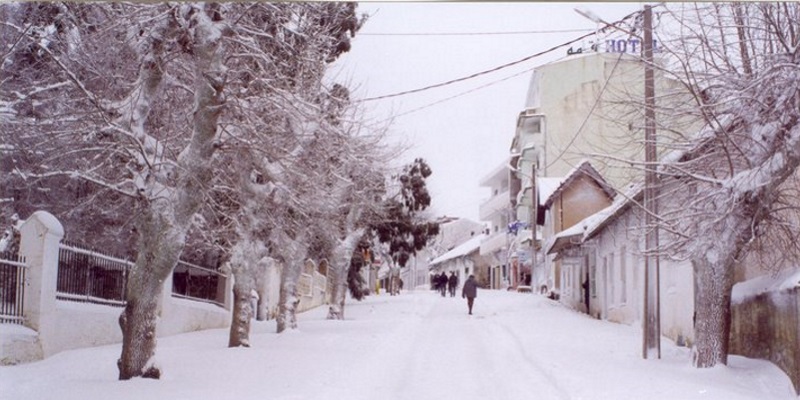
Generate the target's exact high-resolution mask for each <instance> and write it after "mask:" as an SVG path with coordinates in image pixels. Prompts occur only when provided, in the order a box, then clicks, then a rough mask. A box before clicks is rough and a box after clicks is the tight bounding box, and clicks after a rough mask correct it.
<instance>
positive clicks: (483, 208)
mask: <svg viewBox="0 0 800 400" xmlns="http://www.w3.org/2000/svg"><path fill="white" fill-rule="evenodd" d="M510 207H511V198H510V192H509V191H508V190H505V191H503V192H501V193H498V194H497V195H496V196H493V197H492V198H490V199H489V200H486V201H485V202H483V203H481V205H480V207H479V208H478V217H479V218H480V219H481V221H490V220H491V219H492V216H494V215H495V214H497V213H499V212H501V211H506V210H508V209H509V208H510Z"/></svg>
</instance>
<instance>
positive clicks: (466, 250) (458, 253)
mask: <svg viewBox="0 0 800 400" xmlns="http://www.w3.org/2000/svg"><path fill="white" fill-rule="evenodd" d="M486 237H487V236H486V234H483V233H481V234H478V235H475V236H473V237H471V238H470V239H469V240H467V241H466V242H464V243H461V244H460V245H458V246H456V247H454V248H453V250H450V251H448V252H447V253H444V254H442V255H441V256H439V257H436V258H434V259H433V260H432V261H431V262H430V264H428V266H429V267H433V266H434V265H436V264H440V263H443V262H445V261H447V260H452V259H454V258H458V257H463V256H465V255H468V254H470V253H472V252H474V251H476V250H478V249H479V248H480V247H481V242H482V241H483V239H485V238H486Z"/></svg>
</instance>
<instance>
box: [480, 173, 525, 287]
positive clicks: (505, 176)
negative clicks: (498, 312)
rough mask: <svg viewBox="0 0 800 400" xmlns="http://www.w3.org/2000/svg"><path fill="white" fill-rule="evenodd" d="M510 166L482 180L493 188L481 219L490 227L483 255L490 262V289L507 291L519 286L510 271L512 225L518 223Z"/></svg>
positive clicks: (481, 211) (482, 183) (481, 181)
mask: <svg viewBox="0 0 800 400" xmlns="http://www.w3.org/2000/svg"><path fill="white" fill-rule="evenodd" d="M509 180H510V176H509V168H508V163H507V162H503V163H502V164H500V165H498V166H497V167H495V168H494V170H492V172H490V173H489V174H488V175H486V176H485V177H484V178H483V179H481V180H480V185H481V186H484V187H487V188H489V190H490V193H491V195H490V197H489V199H487V200H486V201H484V202H483V203H481V205H480V209H479V211H478V216H479V217H480V219H481V221H485V222H486V223H487V224H488V225H489V228H488V229H487V231H486V238H485V239H484V240H483V241H482V242H481V245H480V255H481V256H483V257H484V258H486V259H487V260H489V264H490V269H489V281H488V284H489V287H490V288H492V289H499V288H506V287H509V286H512V285H515V283H516V281H515V279H516V277H518V273H517V272H515V271H512V270H511V268H510V259H511V257H509V254H508V253H509V235H508V230H509V224H510V223H511V222H513V221H514V219H513V215H512V213H513V211H512V208H511V197H510V193H511V191H510V188H509Z"/></svg>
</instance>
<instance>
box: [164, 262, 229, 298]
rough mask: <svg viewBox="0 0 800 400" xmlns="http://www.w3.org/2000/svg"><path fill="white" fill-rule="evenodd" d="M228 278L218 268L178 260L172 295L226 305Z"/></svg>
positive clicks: (173, 274)
mask: <svg viewBox="0 0 800 400" xmlns="http://www.w3.org/2000/svg"><path fill="white" fill-rule="evenodd" d="M226 279H228V278H227V276H226V275H225V274H223V273H222V272H219V271H218V270H217V269H212V268H208V267H201V266H199V265H195V264H190V263H188V262H185V261H178V265H177V266H175V270H174V271H173V272H172V296H173V297H179V298H186V299H191V300H195V301H202V302H205V303H211V304H216V305H218V306H220V307H225V283H226Z"/></svg>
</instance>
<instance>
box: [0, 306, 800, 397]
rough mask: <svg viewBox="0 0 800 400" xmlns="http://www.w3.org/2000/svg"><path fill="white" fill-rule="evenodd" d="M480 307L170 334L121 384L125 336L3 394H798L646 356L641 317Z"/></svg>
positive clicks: (736, 365) (390, 310) (59, 360)
mask: <svg viewBox="0 0 800 400" xmlns="http://www.w3.org/2000/svg"><path fill="white" fill-rule="evenodd" d="M474 311H475V312H474V315H472V316H469V315H467V312H466V302H465V301H464V300H462V299H461V298H450V297H448V298H442V297H440V296H438V295H437V294H435V293H434V292H430V291H417V292H403V293H402V294H401V295H400V296H395V297H391V296H388V295H380V296H371V297H369V298H368V299H367V300H365V301H364V302H361V303H357V302H350V303H349V304H348V307H347V310H346V315H347V320H345V321H328V320H325V315H326V310H325V309H324V307H320V308H318V309H315V310H312V311H309V312H306V313H304V314H302V315H300V329H299V330H297V331H294V332H289V333H285V334H280V335H279V334H276V333H275V323H274V321H269V322H259V323H255V325H254V333H253V335H252V338H251V339H252V340H251V342H252V347H251V348H234V349H229V348H227V347H226V345H227V335H228V332H227V330H211V331H203V332H195V333H190V334H183V335H177V336H172V337H167V338H163V339H160V341H159V346H158V358H159V360H160V361H159V364H160V365H161V367H162V369H163V377H162V379H161V380H158V381H156V380H150V379H134V380H131V381H124V382H120V381H117V379H116V378H117V368H116V366H115V362H116V359H117V357H118V356H119V353H120V345H111V346H103V347H97V348H91V349H83V350H74V351H67V352H63V353H60V354H57V355H55V356H53V357H51V358H49V359H47V360H44V361H41V362H36V363H31V364H24V365H17V366H10V367H1V368H0V399H9V400H11V399H14V400H24V399H57V400H68V399H75V400H106V399H169V400H178V399H192V400H197V399H232V398H235V399H242V400H244V399H271V400H278V399H283V400H300V399H309V400H312V399H313V400H324V399H331V400H333V399H346V400H375V399H381V400H405V399H413V400H423V399H435V400H446V399H467V400H468V399H476V400H477V399H480V400H485V399H534V398H535V399H615V400H618V399H725V400H733V399H796V398H798V396H796V395H795V394H794V391H793V389H792V386H791V383H790V381H789V378H788V377H787V376H786V375H785V374H784V373H783V372H781V371H780V370H779V369H778V368H777V367H775V366H774V365H772V364H771V363H768V362H765V361H758V360H750V359H746V358H743V357H737V356H733V357H732V358H731V359H730V362H729V364H730V365H729V366H720V367H717V368H712V369H707V370H698V369H695V368H693V367H692V366H691V354H690V352H689V350H687V349H685V348H679V347H676V346H675V345H674V344H672V342H670V341H667V340H664V341H663V342H662V359H661V360H643V359H642V358H641V333H640V329H639V328H638V327H636V326H625V325H618V324H613V323H608V322H603V321H598V320H594V319H591V318H589V317H587V316H585V315H582V314H578V313H575V312H573V311H570V310H568V309H566V308H564V307H562V306H561V305H559V304H557V303H554V302H552V301H549V300H547V299H544V298H542V297H540V296H536V295H531V294H520V293H511V292H497V291H485V290H484V291H480V292H479V294H478V298H477V299H476V304H475V310H474Z"/></svg>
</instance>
